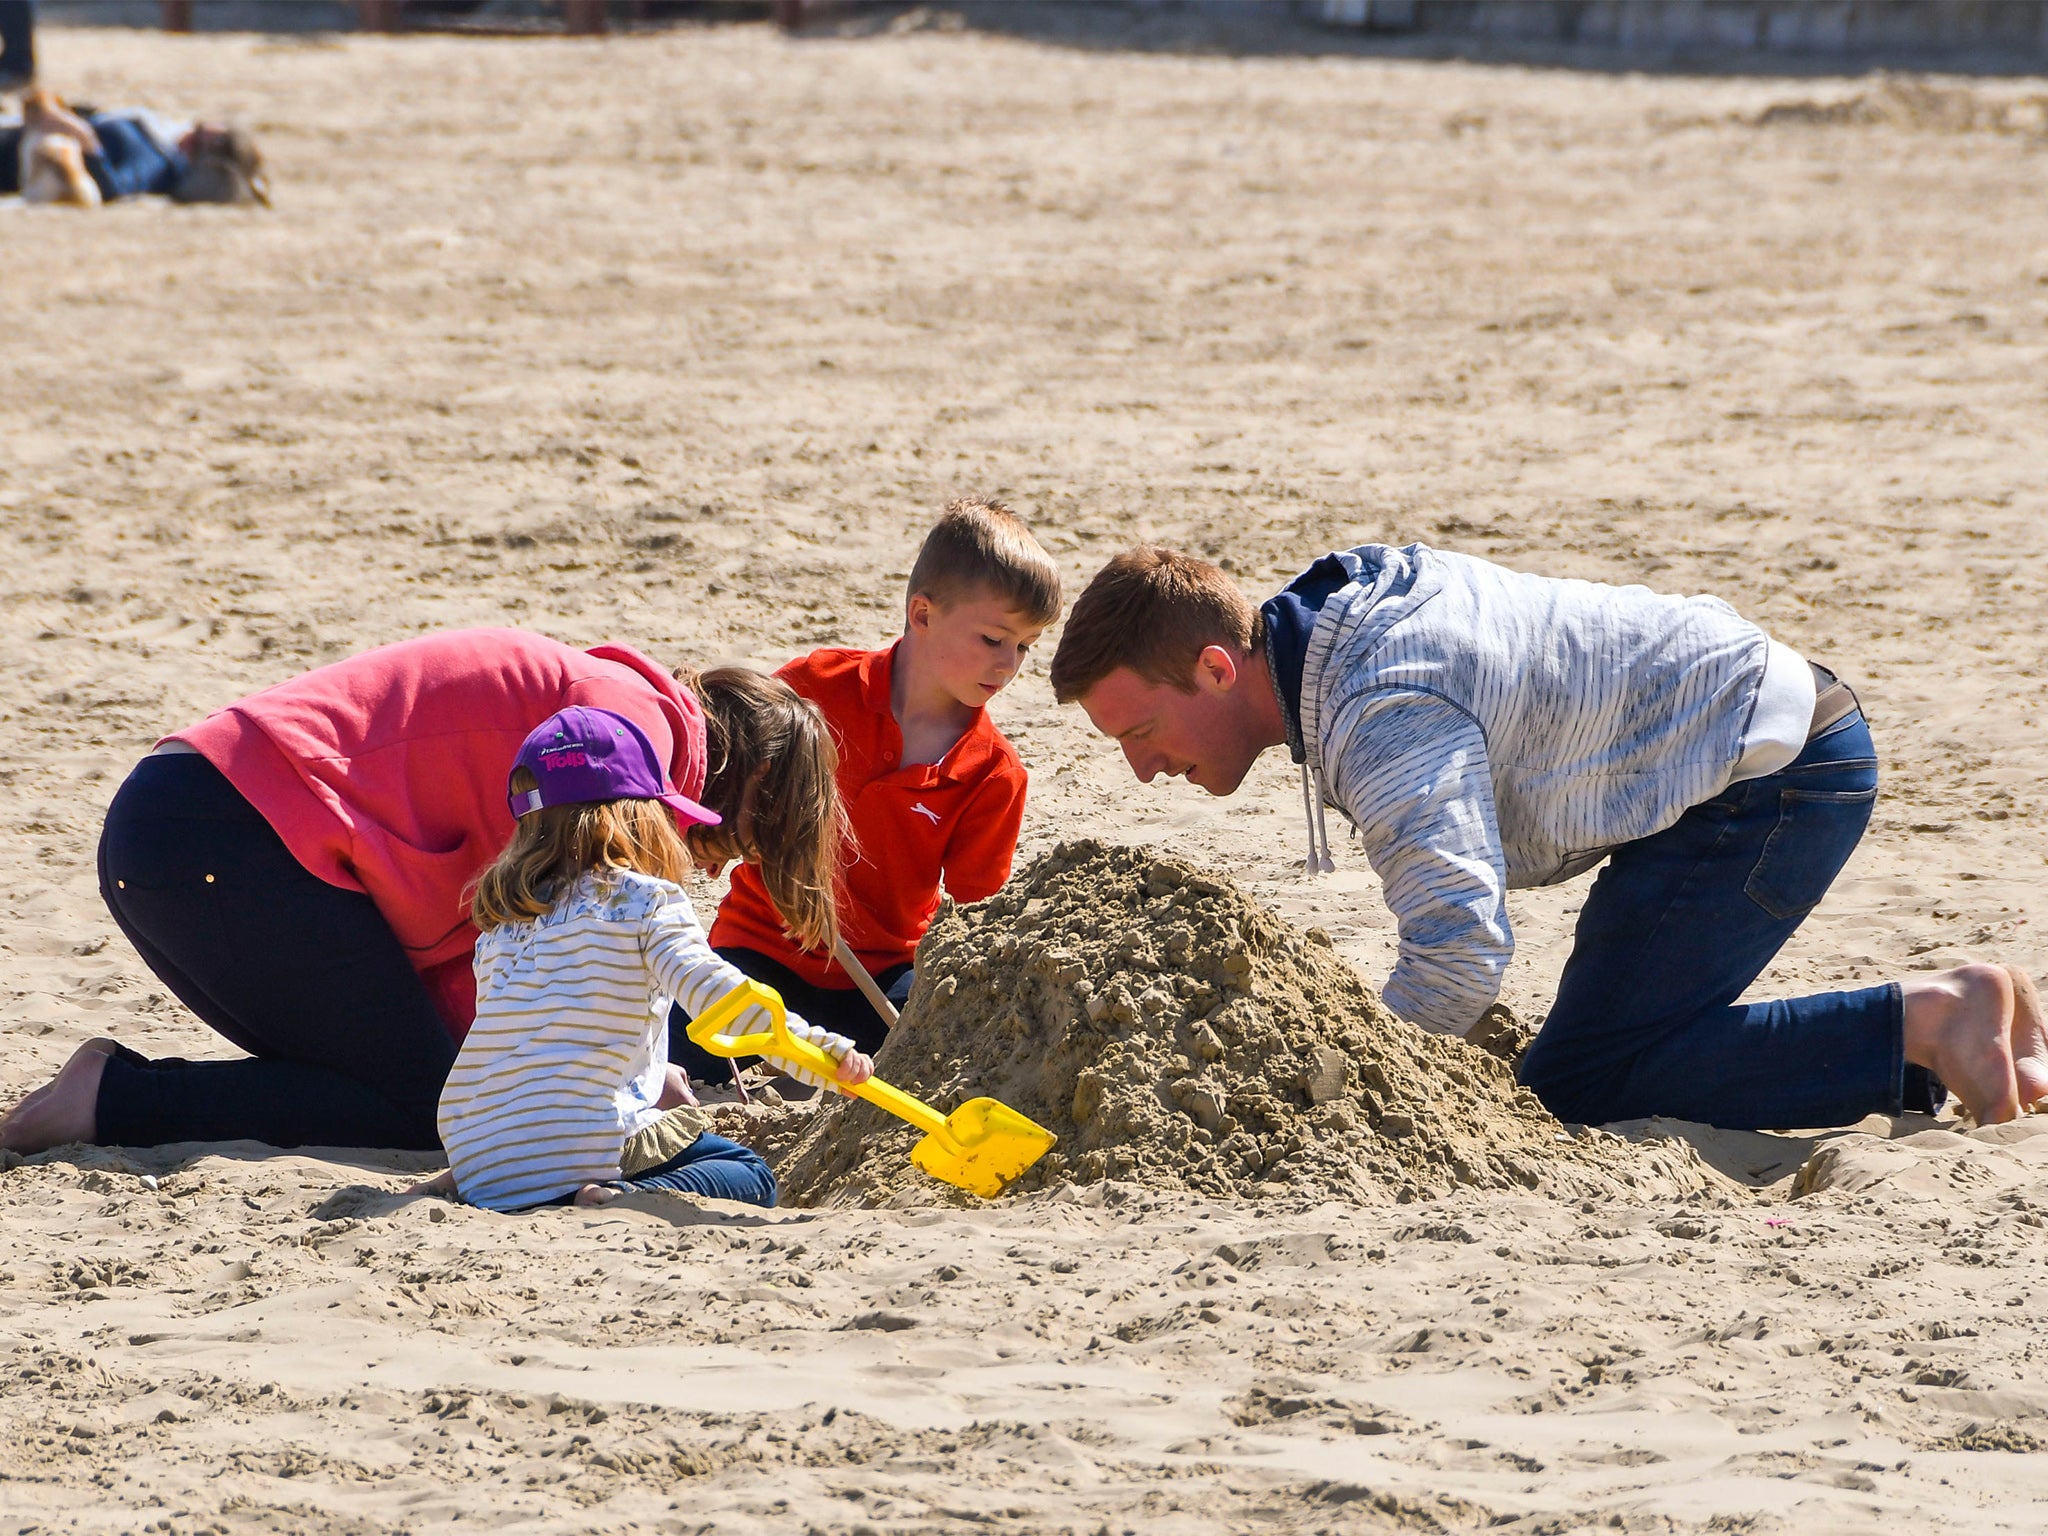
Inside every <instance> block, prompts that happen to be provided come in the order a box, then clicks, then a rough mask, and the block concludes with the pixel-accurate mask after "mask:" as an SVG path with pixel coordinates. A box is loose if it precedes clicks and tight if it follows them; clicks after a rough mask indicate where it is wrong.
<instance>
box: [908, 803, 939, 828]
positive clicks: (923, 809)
mask: <svg viewBox="0 0 2048 1536" xmlns="http://www.w3.org/2000/svg"><path fill="white" fill-rule="evenodd" d="M910 808H911V809H912V810H913V811H915V812H917V814H918V815H920V816H922V817H924V818H925V819H926V820H927V821H929V822H930V823H931V824H932V825H933V826H935V827H936V826H937V825H938V824H939V813H938V812H937V811H935V810H933V809H932V808H931V807H930V806H928V805H926V804H925V803H924V802H923V801H922V800H919V801H917V802H916V803H915V804H914V805H912V806H911V807H910Z"/></svg>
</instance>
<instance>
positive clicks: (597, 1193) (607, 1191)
mask: <svg viewBox="0 0 2048 1536" xmlns="http://www.w3.org/2000/svg"><path fill="white" fill-rule="evenodd" d="M618 1198H619V1192H618V1191H617V1190H616V1189H613V1188H612V1187H611V1185H609V1184H586V1185H584V1186H583V1187H582V1188H581V1189H579V1190H577V1191H576V1203H577V1204H578V1205H610V1204H611V1203H612V1202H613V1201H614V1200H616V1199H618Z"/></svg>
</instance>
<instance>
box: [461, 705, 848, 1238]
mask: <svg viewBox="0 0 2048 1536" xmlns="http://www.w3.org/2000/svg"><path fill="white" fill-rule="evenodd" d="M686 728H691V729H695V730H697V731H698V732H699V733H700V734H701V732H702V729H703V726H702V723H701V722H692V723H691V724H690V725H689V726H687V727H686ZM701 751H702V748H701V746H699V747H698V748H697V752H698V753H701ZM505 797H506V801H507V804H508V805H509V807H510V809H511V811H512V814H513V816H514V817H515V818H517V824H516V826H515V828H514V830H513V833H512V840H511V841H510V842H509V843H507V844H506V846H505V851H504V852H503V853H501V854H499V855H498V860H497V862H496V863H494V864H493V865H491V867H490V868H489V869H487V870H485V871H484V872H483V874H482V876H481V877H480V878H479V879H478V880H477V885H476V895H475V897H474V899H473V900H472V902H471V905H470V918H471V921H473V922H474V923H475V924H476V926H477V929H478V931H479V932H481V933H482V935H483V937H482V938H481V939H480V940H479V941H478V943H477V946H476V1022H475V1023H474V1024H472V1025H471V1026H470V1029H469V1033H468V1035H466V1036H465V1037H464V1039H463V1042H462V1050H461V1051H460V1053H459V1054H458V1055H457V1056H456V1058H455V1066H454V1068H453V1069H452V1070H451V1071H450V1072H449V1074H448V1082H447V1084H446V1085H445V1086H444V1087H443V1088H442V1089H441V1113H440V1130H441V1145H442V1146H443V1147H445V1148H447V1150H448V1172H447V1174H446V1175H445V1176H444V1178H443V1179H442V1180H441V1181H437V1187H441V1188H446V1189H448V1190H449V1191H450V1192H452V1193H455V1194H457V1195H459V1196H460V1197H461V1198H462V1199H464V1200H467V1201H468V1202H469V1203H470V1204H471V1205H480V1206H484V1207H486V1208H487V1209H490V1210H494V1211H518V1210H525V1209H528V1208H530V1207H532V1206H536V1205H547V1204H551V1203H560V1202H562V1201H565V1200H570V1199H573V1200H574V1201H575V1202H576V1204H578V1205H603V1204H606V1203H608V1202H609V1201H611V1200H612V1199H614V1198H615V1197H616V1196H617V1195H618V1194H619V1193H621V1192H623V1191H628V1190H643V1189H674V1190H685V1191H688V1192H690V1193H692V1194H700V1195H716V1196H719V1197H721V1198H723V1199H727V1200H742V1201H747V1202H749V1203H751V1204H754V1205H773V1204H774V1203H775V1178H774V1175H773V1174H771V1173H770V1172H769V1171H768V1165H767V1164H766V1163H765V1162H763V1161H762V1160H761V1158H760V1156H759V1155H758V1154H756V1153H754V1152H752V1151H750V1150H749V1149H747V1148H745V1147H742V1146H739V1145H737V1144H735V1143H733V1142H730V1141H727V1140H725V1139H724V1138H723V1137H720V1136H713V1135H710V1134H708V1133H707V1132H705V1131H704V1129H703V1126H702V1125H701V1124H700V1123H697V1122H696V1121H694V1120H693V1119H692V1118H691V1116H690V1112H689V1106H690V1105H692V1104H694V1103H695V1099H694V1098H693V1097H692V1095H691V1093H690V1090H689V1084H688V1081H687V1079H685V1078H684V1077H683V1074H682V1069H681V1068H680V1067H675V1066H672V1065H670V1063H669V1023H668V1020H669V1009H670V1007H671V1006H672V1005H673V1004H674V1003H680V1004H682V1005H683V1006H684V1007H685V1008H687V1009H688V1010H690V1012H691V1013H693V1014H694V1013H696V1012H698V1011H701V1010H702V1009H704V1008H708V1007H710V1006H711V1005H712V1004H713V1003H715V1002H716V1001H717V1000H718V999H719V998H721V997H724V996H726V995H727V994H728V993H730V992H732V991H733V990H734V989H735V988H738V987H741V986H744V985H745V984H746V981H747V978H746V977H745V976H744V975H743V974H742V973H740V972H739V971H737V970H734V969H733V967H732V966H730V965H728V964H727V963H726V962H725V961H723V960H721V959H719V958H718V956H716V955H714V954H713V953H712V952H711V946H710V944H709V943H708V942H707V941H706V939H705V937H704V930H703V928H702V927H700V926H699V925H698V922H697V914H696V912H695V910H694V909H692V907H691V906H690V898H689V897H688V896H686V895H684V894H683V888H682V886H681V885H680V884H679V883H678V882H680V881H681V880H682V878H683V876H685V875H686V874H688V873H689V871H690V868H691V859H690V853H689V849H688V847H687V846H686V844H685V841H684V830H683V829H685V828H689V827H709V826H717V825H718V823H719V821H720V819H721V818H720V817H719V815H718V813H717V812H716V811H712V810H709V809H707V808H706V807H704V806H702V805H699V804H698V803H697V802H696V801H695V800H692V799H691V798H690V797H689V796H687V795H684V794H681V793H679V792H678V791H677V790H676V789H675V787H674V786H673V785H672V784H670V783H669V782H668V775H667V772H666V770H665V769H664V768H663V766H662V762H661V759H660V758H659V757H658V756H656V754H655V751H654V746H653V744H652V743H651V742H649V741H648V739H647V738H646V737H645V736H644V735H642V734H641V731H640V728H639V727H638V726H637V725H635V724H634V723H633V722H632V721H631V720H628V719H627V718H626V717H625V716H624V715H621V714H616V713H614V712H613V711H611V710H607V709H591V708H588V707H584V706H580V705H579V706H575V707H572V708H569V709H565V710H562V711H560V712H559V713H557V714H554V715H550V716H549V717H548V718H547V719H545V720H543V721H542V722H541V723H540V724H539V725H537V726H535V727H534V729H533V733H532V734H531V735H529V736H528V737H527V738H526V740H525V741H524V742H523V743H522V744H521V745H520V748H519V756H518V757H517V759H516V760H515V761H514V764H513V767H512V770H511V777H510V780H509V782H508V783H507V785H506V790H505ZM788 1024H789V1029H790V1031H791V1032H792V1033H793V1034H795V1035H797V1036H798V1037H799V1038H801V1039H805V1040H809V1041H811V1042H812V1043H813V1044H815V1045H818V1046H821V1047H822V1048H823V1049H824V1050H825V1051H826V1052H827V1054H829V1055H830V1056H832V1058H833V1059H834V1060H836V1061H837V1062H838V1063H839V1081H840V1082H842V1083H846V1084H849V1085H852V1084H858V1083H863V1082H866V1081H867V1079H868V1078H869V1076H870V1075H872V1073H873V1071H874V1066H873V1064H872V1063H871V1062H870V1061H869V1060H868V1058H867V1057H865V1056H863V1055H861V1054H860V1053H859V1052H858V1051H855V1050H854V1049H853V1042H852V1041H851V1040H848V1039H847V1038H845V1036H843V1035H835V1034H832V1033H831V1032H830V1031H828V1030H823V1029H813V1028H812V1026H810V1025H809V1024H807V1023H805V1022H804V1021H803V1020H802V1019H800V1018H798V1017H797V1016H796V1015H795V1014H790V1015H789V1016H788ZM792 1070H796V1069H792ZM801 1075H802V1076H803V1077H804V1078H805V1080H806V1081H812V1082H815V1081H816V1080H815V1079H813V1078H811V1077H810V1075H809V1074H808V1073H803V1074H801ZM818 1086H823V1085H822V1084H819V1085H818Z"/></svg>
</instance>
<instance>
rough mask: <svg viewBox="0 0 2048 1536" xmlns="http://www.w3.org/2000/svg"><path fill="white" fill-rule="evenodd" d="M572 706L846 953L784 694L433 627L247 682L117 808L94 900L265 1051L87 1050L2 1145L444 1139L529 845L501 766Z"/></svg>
mask: <svg viewBox="0 0 2048 1536" xmlns="http://www.w3.org/2000/svg"><path fill="white" fill-rule="evenodd" d="M571 704H585V705H591V706H595V707H597V708H602V709H609V710H612V711H615V712H616V713H618V714H621V715H624V716H625V717H626V718H627V719H629V720H631V721H632V722H633V724H634V725H635V726H636V727H637V728H638V729H639V730H640V731H641V733H642V734H643V735H645V737H646V738H647V740H648V741H650V742H651V743H653V746H654V749H655V752H656V755H657V757H658V759H659V760H660V761H661V762H662V763H663V764H664V766H665V768H666V770H667V773H668V775H669V782H671V783H673V784H674V785H676V786H677V787H678V788H679V789H680V790H681V791H682V792H683V793H685V794H687V795H688V796H689V797H690V798H691V799H693V800H695V801H698V802H699V803H701V804H703V805H705V806H707V807H708V808H709V809H711V810H712V811H714V812H716V813H717V814H718V815H719V816H720V817H721V818H722V821H721V824H719V825H717V826H693V827H691V828H690V829H689V831H688V832H686V833H685V834H684V837H685V840H686V842H687V843H688V845H689V850H690V855H691V858H692V859H693V860H694V861H695V863H696V865H697V867H698V868H699V869H703V870H706V871H707V872H709V873H712V874H714V875H715V874H716V873H717V872H718V870H720V869H721V868H722V867H723V866H724V865H725V864H726V863H727V862H728V861H730V860H732V859H734V858H739V857H743V858H746V859H748V860H750V861H755V862H758V864H759V866H760V869H761V875H762V879H763V882H764V883H765V884H766V886H767V888H768V890H769V892H770V893H771V895H772V896H773V897H774V898H775V900H776V902H777V903H778V907H779V910H781V911H782V912H783V913H784V914H785V917H786V920H787V921H788V922H789V924H790V926H791V928H792V929H793V930H795V931H796V932H799V933H805V934H810V935H814V936H816V937H817V939H819V940H821V941H823V942H826V943H830V941H831V938H832V935H833V934H834V933H835V931H836V930H835V928H834V923H833V915H832V900H831V880H832V871H833V870H834V869H836V868H837V867H838V861H839V829H840V811H839V807H838V801H837V797H836V795H835V794H834V792H833V788H832V770H833V765H834V763H835V761H836V754H835V752H834V750H833V746H832V736H831V732H830V731H829V730H828V729H827V728H826V725H825V722H824V720H823V719H822V718H820V716H819V715H818V712H817V711H816V710H815V709H813V708H812V707H811V706H810V705H809V704H806V703H805V702H804V701H803V700H802V699H799V698H798V697H797V696H796V695H795V694H794V693H792V692H790V690H789V689H788V688H787V687H785V686H784V685H783V684H781V683H778V682H776V681H775V680H774V679H772V678H769V677H765V676H763V675H762V674H760V673H758V672H754V671H750V670H749V669H747V668H744V667H720V668H717V669H715V670H713V671H709V672H705V673H703V674H701V675H699V674H697V673H695V672H694V671H691V670H689V669H682V670H680V671H678V672H677V673H674V674H671V673H670V672H669V671H668V669H666V668H664V667H661V666H659V665H657V664H656V663H655V662H654V661H652V660H650V659H649V658H648V657H646V656H643V655H641V654H640V653H639V652H638V651H635V650H632V649H630V648H629V647H626V646H622V645H602V646H597V647H595V648H594V649H592V650H589V651H580V650H576V649H574V648H573V647H570V646H567V645H563V644H562V643H561V642H560V641H557V640H551V639H549V638H548V637H547V636H545V635H537V634H532V633H530V632H528V631H525V630H517V629H470V630H451V631H447V632H444V633H441V634H435V635H422V636H420V637H418V638H417V639H413V640H406V641H401V642H400V643H398V644H396V645H387V646H384V647H381V648H380V649H378V650H374V651H368V652H365V653H364V654H362V655H360V656H352V657H349V658H347V659H346V660H343V661H337V662H334V663H332V664H330V665H328V666H325V667H320V668H317V669H315V670H314V671H312V672H308V673H305V674H303V675H302V676H299V677H294V678H288V679H286V680H284V681H282V682H280V683H277V684H275V685H274V686H272V687H270V688H266V689H264V690H263V691H262V692H260V693H255V694H251V695H250V696H249V697H247V698H244V699H240V700H238V701H236V702H235V703H232V704H230V705H228V706H226V707H225V708H223V709H220V710H217V711H215V712H214V713H213V714H211V715H209V716H207V718H206V719H204V720H202V721H200V722H199V723H198V724H197V725H194V726H190V727H188V728H186V729H185V730H182V731H179V732H177V733H176V734H175V735H172V736H169V737H166V738H165V739H164V740H163V741H162V742H160V743H158V745H157V747H156V750H155V751H154V752H152V753H151V754H150V755H149V756H147V757H145V758H144V759H143V760H142V761H141V762H140V763H139V764H137V765H136V768H135V770H134V772H133V773H131V774H130V775H129V776H128V779H127V782H126V783H124V784H123V785H122V786H121V788H120V790H119V791H118V792H117V793H116V794H115V796H114V800H113V804H112V805H110V806H109V807H108V808H107V819H106V826H105V829H104V831H103V832H102V834H101V837H100V847H99V868H100V894H101V895H102V896H103V897H104V898H105V899H106V903H107V907H108V910H109V911H110V912H112V913H113V916H114V921H115V922H116V923H118V924H119V925H120V928H121V931H122V932H123V933H124V934H126V935H127V937H128V941H129V942H130V943H131V944H133V945H134V946H135V950H136V953H137V954H139V955H141V957H142V959H143V962H144V963H145V964H147V965H148V966H149V968H150V969H151V970H152V971H154V972H155V973H156V974H157V976H158V977H159V978H161V979H162V981H163V982H164V984H165V985H166V986H167V987H168V988H169V989H170V990H171V992H173V993H174V994H175V995H176V996H177V997H178V999H179V1000H180V1001H182V1002H183V1003H184V1004H185V1006H186V1007H188V1008H190V1009H191V1010H192V1011H193V1012H194V1013H195V1014H197V1015H198V1016H199V1017H200V1018H201V1019H202V1020H204V1021H205V1022H206V1023H207V1024H208V1025H210V1026H212V1028H213V1029H215V1030H216V1031H218V1032H219V1033H220V1034H221V1035H223V1036H225V1037H226V1038H227V1039H228V1040H229V1041H231V1042H233V1043H234V1044H235V1045H237V1046H239V1047H241V1048H242V1049H243V1050H245V1051H247V1052H249V1053H250V1054H249V1055H248V1056H247V1057H244V1058H242V1059H239V1060H216V1061H185V1060H181V1059H177V1058H171V1059H166V1060H161V1061H151V1060H148V1059H146V1058H145V1057H143V1056H141V1055H140V1054H138V1053H137V1052H135V1051H132V1050H129V1049H127V1048H126V1047H123V1046H117V1045H116V1044H115V1043H114V1042H113V1041H112V1040H96V1041H92V1042H90V1043H88V1044H86V1045H84V1046H81V1047H80V1048H79V1049H78V1051H77V1052H76V1053H75V1054H74V1055H73V1056H72V1058H71V1060H70V1061H68V1062H67V1063H65V1065H64V1068H63V1070H62V1071H61V1072H59V1073H58V1074H57V1076H56V1078H55V1079H54V1080H53V1081H52V1082H50V1083H48V1084H46V1085H44V1086H43V1087H42V1088H39V1089H37V1090H36V1091H35V1092H34V1093H32V1094H30V1095H29V1096H28V1097H27V1098H26V1099H24V1100H23V1101H22V1102H21V1103H20V1104H18V1105H16V1106H15V1107H14V1109H13V1110H12V1111H11V1112H10V1113H9V1114H8V1115H7V1117H6V1119H5V1120H0V1146H4V1147H9V1148H12V1149H13V1150H15V1151H17V1152H39V1151H41V1150H43V1149H44V1148H46V1147H52V1146H56V1145H58V1144H59V1143H62V1142H98V1143H101V1144H103V1145H111V1146H156V1145H161V1144H163V1143H165V1142H174V1141H261V1142H268V1143H269V1144H270V1145H272V1146H277V1147H299V1146H341V1147H403V1148H419V1149H431V1148H436V1147H438V1146H439V1145H440V1136H439V1133H438V1130H437V1128H436V1123H435V1116H436V1108H437V1105H438V1102H439V1100H440V1096H441V1085H442V1082H443V1080H444V1079H445V1078H446V1077H447V1075H448V1069H449V1066H450V1065H451V1064H452V1063H453V1062H454V1060H455V1052H456V1047H457V1045H459V1044H460V1043H461V1040H462V1037H463V1035H464V1034H465V1033H466V1032H467V1031H468V1029H469V1026H470V1022H471V1020H472V1019H473V1018H474V1016H475V1013H476V980H475V974H474V972H473V970H472V969H471V960H472V956H473V954H474V951H475V949H476V944H477V930H476V927H475V925H474V924H473V923H472V922H471V921H470V901H469V895H468V890H469V886H470V883H471V882H472V881H474V880H475V879H476V878H477V876H479V875H481V874H482V873H483V872H484V870H485V869H486V868H488V867H489V866H490V864H491V862H492V860H493V859H495V858H496V857H497V854H498V852H499V850H500V849H502V848H503V847H504V846H505V844H506V843H507V842H508V841H509V840H510V839H511V837H512V831H513V817H512V813H511V810H510V808H509V807H508V806H507V805H506V803H505V796H504V784H505V773H506V768H507V765H508V764H509V763H511V762H512V760H513V758H514V756H515V754H516V753H517V751H518V749H519V746H520V744H521V743H522V742H523V741H524V740H525V739H526V735H527V733H528V732H529V731H531V730H532V729H533V728H534V726H535V725H537V724H538V723H539V722H541V721H542V720H545V719H546V718H547V717H548V716H549V715H551V714H553V713H555V711H557V710H560V709H563V708H566V707H567V706H569V705H571Z"/></svg>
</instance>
